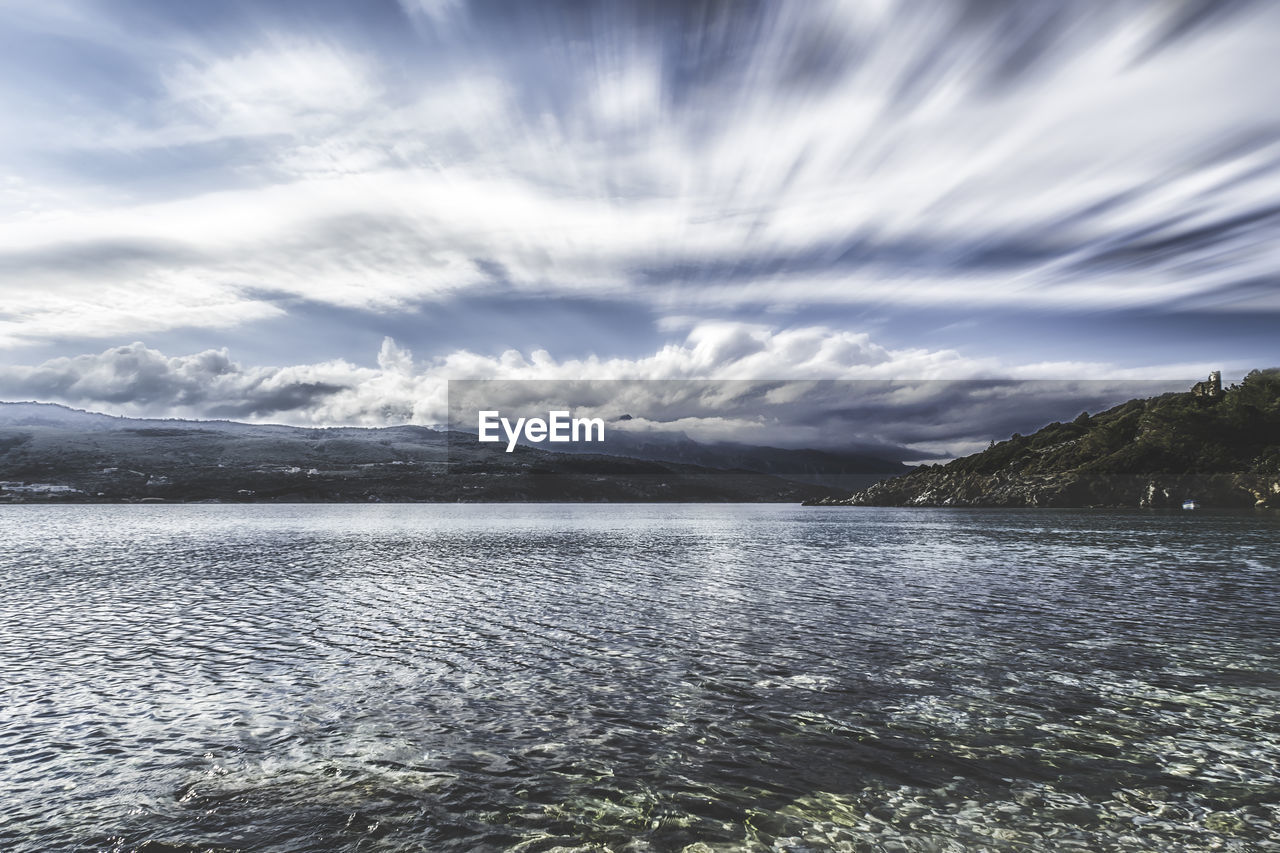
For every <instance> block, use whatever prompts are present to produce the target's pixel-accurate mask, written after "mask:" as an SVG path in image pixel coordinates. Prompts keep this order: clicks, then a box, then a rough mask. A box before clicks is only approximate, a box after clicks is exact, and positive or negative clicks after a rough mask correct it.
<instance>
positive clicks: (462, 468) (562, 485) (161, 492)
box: [0, 404, 833, 501]
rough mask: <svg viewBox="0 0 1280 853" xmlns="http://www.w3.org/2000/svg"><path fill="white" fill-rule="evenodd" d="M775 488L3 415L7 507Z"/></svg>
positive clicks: (292, 437)
mask: <svg viewBox="0 0 1280 853" xmlns="http://www.w3.org/2000/svg"><path fill="white" fill-rule="evenodd" d="M832 493H833V492H832V490H830V489H827V488H823V487H820V486H813V485H807V484H803V483H796V482H789V481H786V480H782V479H779V478H777V477H772V476H769V475H767V474H761V473H755V472H743V471H733V472H729V471H723V470H715V469H712V468H708V467H705V466H695V465H682V464H675V463H665V462H657V461H651V460H641V459H632V458H621V457H611V456H605V455H600V454H572V455H571V454H561V453H552V452H548V451H543V450H538V449H532V448H527V447H520V448H517V450H516V452H514V453H505V452H503V451H502V450H501V449H500V448H499V447H495V446H482V445H479V444H477V443H476V441H475V436H468V435H465V434H461V433H447V432H443V431H439V430H433V429H429V428H426V427H419V426H398V427H385V428H378V429H365V428H356V427H339V428H326V429H310V428H303V427H290V426H279V425H264V426H258V425H251V424H236V423H234V422H226V421H223V422H202V421H148V420H139V419H126V418H110V417H108V416H105V415H102V416H97V415H93V414H92V413H85V412H76V411H75V410H71V409H65V408H64V407H60V406H50V407H43V406H41V407H39V408H34V409H33V408H32V405H31V404H0V500H7V501H46V500H90V501H92V500H98V501H137V500H164V501H196V500H219V501H227V500H234V501H245V500H252V501H277V500H278V501H290V500H301V501H370V500H374V501H457V500H466V501H509V500H541V501H549V500H569V501H591V500H610V501H629V500H671V501H675V500H708V501H728V500H733V501H799V500H803V499H806V498H810V499H812V498H818V497H823V496H829V495H831V494H832Z"/></svg>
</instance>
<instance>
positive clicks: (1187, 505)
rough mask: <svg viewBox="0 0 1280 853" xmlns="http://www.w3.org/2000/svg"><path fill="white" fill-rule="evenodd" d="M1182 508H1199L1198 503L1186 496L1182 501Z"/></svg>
mask: <svg viewBox="0 0 1280 853" xmlns="http://www.w3.org/2000/svg"><path fill="white" fill-rule="evenodd" d="M1182 508H1183V509H1199V508H1200V504H1198V503H1196V502H1195V501H1194V500H1192V499H1190V498H1187V499H1186V500H1185V501H1183V502H1182Z"/></svg>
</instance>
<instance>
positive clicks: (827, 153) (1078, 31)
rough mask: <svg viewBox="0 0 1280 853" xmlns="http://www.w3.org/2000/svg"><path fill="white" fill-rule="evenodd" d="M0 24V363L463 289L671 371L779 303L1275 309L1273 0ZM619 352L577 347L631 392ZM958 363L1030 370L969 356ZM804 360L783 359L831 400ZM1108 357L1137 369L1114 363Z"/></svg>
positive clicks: (603, 8) (440, 12) (819, 365)
mask: <svg viewBox="0 0 1280 853" xmlns="http://www.w3.org/2000/svg"><path fill="white" fill-rule="evenodd" d="M0 16H3V18H4V21H5V22H6V28H5V30H6V33H7V35H5V36H4V38H3V40H2V41H3V44H0V56H3V57H5V58H3V59H0V68H3V69H5V71H6V73H5V74H3V75H0V109H3V110H4V111H5V114H6V116H8V117H10V121H9V122H8V124H7V127H6V130H5V131H4V132H3V133H0V294H2V295H3V299H4V304H3V307H2V308H0V348H9V349H11V350H12V349H18V348H24V347H25V348H43V350H48V349H49V348H51V347H52V348H57V347H61V348H62V350H61V351H62V352H63V353H64V354H65V355H66V356H67V357H70V358H75V357H79V355H78V354H79V353H81V352H85V351H88V349H89V348H90V343H91V342H97V343H96V345H97V346H104V347H105V345H106V344H107V343H124V342H127V341H134V340H144V341H145V340H148V339H152V338H154V336H156V335H160V334H180V333H181V332H182V330H184V329H201V330H211V331H214V332H217V331H219V330H233V329H242V328H248V327H251V326H252V325H253V324H261V323H266V322H277V321H278V322H277V325H276V326H274V327H273V328H275V329H277V330H279V329H287V327H288V324H287V322H285V321H287V320H288V319H289V317H290V316H291V314H290V312H291V311H292V310H293V309H292V308H291V305H293V304H297V303H298V302H300V301H305V302H306V303H307V304H308V305H322V306H326V307H327V308H329V309H332V310H333V311H335V312H343V311H349V312H360V314H361V317H362V318H364V317H366V316H367V315H370V314H372V315H375V316H378V315H380V316H384V317H386V318H387V322H388V324H389V325H391V324H392V323H394V322H395V320H396V318H397V317H400V316H403V315H404V314H405V313H406V312H426V313H429V312H430V311H431V306H432V305H439V306H448V305H450V304H452V303H454V302H456V301H459V300H463V299H466V300H472V301H473V302H475V303H479V302H480V301H483V302H484V304H486V305H489V306H491V310H493V311H494V312H499V311H501V305H502V301H503V300H504V299H507V300H510V304H511V305H512V306H518V305H521V304H527V301H528V300H530V299H541V298H546V299H551V300H557V299H579V298H590V299H596V300H603V301H605V302H608V303H611V304H613V305H615V306H617V310H618V311H619V312H626V311H634V312H635V313H636V316H638V317H644V318H655V317H656V318H658V322H659V326H658V328H657V330H656V333H657V334H660V335H663V336H665V338H666V339H667V340H668V341H669V343H670V346H671V348H672V352H676V353H683V355H680V356H679V359H685V360H686V361H687V362H689V363H688V364H685V363H683V362H679V359H677V361H676V362H673V363H671V364H666V365H664V366H663V369H664V370H666V369H669V370H672V371H676V372H677V373H678V372H679V371H680V370H684V369H691V367H690V366H689V365H690V364H693V362H694V361H695V360H696V359H697V358H698V357H700V356H699V353H704V352H705V351H706V350H705V348H704V349H699V347H700V346H701V344H700V343H698V342H697V341H692V342H691V339H684V338H682V337H681V335H682V334H683V332H684V330H685V329H686V328H687V327H686V326H681V323H683V322H686V321H687V322H689V323H693V324H695V326H696V328H697V329H701V330H703V332H701V333H702V334H710V333H709V332H707V331H706V330H708V329H713V328H718V326H717V325H716V324H717V323H721V324H725V325H723V327H724V328H729V327H732V328H735V329H737V330H738V331H736V332H735V333H734V334H736V335H747V336H749V335H750V334H752V333H751V332H746V331H743V329H745V328H747V326H749V325H750V324H751V318H752V317H754V318H755V324H756V325H757V326H759V327H760V328H768V329H772V328H783V327H785V326H786V324H785V323H779V322H778V320H777V317H778V316H779V315H785V314H787V313H788V312H795V311H798V310H799V309H801V308H803V309H804V310H806V311H809V312H813V311H818V310H821V309H822V308H823V307H824V306H829V307H830V308H831V309H832V311H833V312H836V311H840V310H845V309H850V308H857V309H865V310H867V311H875V312H880V313H881V314H883V315H885V316H890V317H892V316H907V315H910V314H911V313H912V312H917V311H925V310H928V311H948V310H953V309H954V310H957V311H972V312H982V311H991V310H999V311H1007V312H1010V313H1011V319H1010V320H1009V322H1010V323H1016V322H1018V320H1017V314H1018V313H1019V312H1021V313H1022V314H1023V315H1030V314H1034V315H1037V316H1045V315H1049V316H1052V315H1055V314H1062V315H1065V314H1079V313H1080V312H1091V311H1092V312H1100V313H1118V312H1126V316H1128V315H1129V314H1132V315H1133V316H1137V317H1141V316H1144V315H1155V314H1167V313H1169V312H1241V311H1248V312H1253V313H1257V312H1265V313H1280V288H1277V287H1276V285H1275V282H1276V271H1277V269H1278V268H1280V266H1278V262H1280V239H1277V238H1278V237H1280V210H1278V209H1277V207H1276V206H1275V203H1274V199H1275V198H1277V197H1280V129H1278V126H1277V124H1276V122H1275V119H1274V116H1273V114H1274V104H1275V103H1276V102H1277V100H1278V98H1280V77H1277V75H1275V74H1273V73H1271V72H1272V66H1273V65H1274V60H1273V57H1274V55H1275V52H1276V50H1277V49H1280V9H1277V7H1275V6H1273V5H1271V4H1265V3H1244V2H1231V3H1221V2H1218V3H1209V2H1199V0H1196V2H1191V0H1189V1H1188V2H1179V3H1166V2H1155V0H1152V2H1132V3H1111V2H1104V0H1086V2H1079V3H1034V4H1033V3H1025V2H1012V0H1009V2H990V0H985V2H978V0H973V1H972V2H967V0H966V2H956V3H931V2H924V0H876V2H852V0H850V2H840V0H812V2H788V3H724V2H713V0H698V2H656V1H655V2H631V3H618V4H604V5H599V6H593V5H590V4H587V5H583V4H577V3H534V4H509V3H494V2H487V0H472V2H462V0H404V2H403V3H400V4H396V3H370V4H362V5H361V7H360V9H359V10H355V9H354V7H352V8H346V7H341V6H329V5H326V4H321V5H316V4H296V3H291V2H281V3H274V4H257V5H255V4H248V5H244V6H234V7H233V6H225V7H209V8H201V9H198V10H197V9H188V10H186V11H181V10H179V8H178V7H177V6H175V5H173V4H166V3H160V2H146V0H128V2H122V3H120V4H112V5H111V6H103V5H101V4H93V3H87V2H77V1H76V0H57V2H49V3H42V4H39V5H38V6H31V5H30V4H17V3H9V4H4V5H0ZM4 48H7V49H4ZM513 310H516V309H515V308H514V307H513ZM353 316H354V315H353ZM664 317H666V318H670V322H664V321H663V320H662V318H664ZM364 322H365V321H364V320H363V319H362V323H364ZM744 322H746V323H747V326H744V325H742V324H743V323H744ZM842 322H843V323H844V325H841V323H842ZM735 324H736V325H735ZM365 325H367V323H365ZM1206 328H1207V327H1206ZM1214 328H1217V327H1216V326H1215V327H1214ZM867 330H868V328H867V327H866V326H860V325H852V324H850V323H849V322H848V321H840V322H837V321H835V320H833V321H832V323H831V325H830V327H829V328H827V329H825V331H824V332H823V333H822V335H823V343H822V344H821V345H820V347H819V348H821V347H828V348H831V349H833V350H839V351H840V352H841V353H842V357H847V358H848V359H850V360H851V361H850V362H849V363H861V362H859V361H858V360H859V359H861V358H864V357H869V356H867V352H870V350H868V351H867V352H861V351H859V350H858V347H859V346H867V347H870V346H871V345H870V344H869V343H866V344H858V343H857V341H864V340H869V339H867V337H866V332H867ZM299 334H302V332H301V331H300V332H299ZM653 334H655V329H653V328H647V329H645V330H644V332H643V335H644V337H645V338H646V339H647V338H649V337H651V336H652V335H653ZM794 334H799V333H792V332H776V333H774V332H771V333H769V335H770V337H769V338H768V340H769V341H770V343H769V346H774V347H784V346H800V344H798V343H796V340H793V339H791V338H788V337H787V336H788V335H793V337H794ZM1215 334H1216V335H1218V337H1215V338H1213V339H1212V340H1210V339H1209V338H1207V337H1206V338H1205V339H1204V340H1203V341H1196V340H1192V341H1189V346H1196V347H1198V349H1197V354H1196V355H1195V356H1194V357H1189V358H1188V359H1187V360H1188V361H1193V362H1197V363H1198V360H1199V359H1200V358H1201V357H1202V355H1201V354H1202V353H1205V352H1206V350H1207V349H1208V348H1209V347H1211V346H1213V345H1215V344H1216V343H1220V342H1222V341H1225V340H1227V339H1225V338H1222V337H1221V336H1220V334H1219V333H1217V332H1215ZM637 339H639V336H637ZM505 345H506V344H504V342H503V340H502V339H501V338H500V337H497V333H495V336H494V337H492V338H491V339H477V340H476V342H475V344H474V345H473V346H470V347H466V348H465V349H466V350H467V351H468V352H471V353H475V354H476V355H475V357H476V358H482V359H484V358H494V357H495V356H494V354H495V353H497V352H501V351H502V349H503V347H504V346H505ZM545 346H546V347H547V348H548V351H549V352H551V353H552V355H553V358H552V361H553V362H554V363H555V364H557V365H569V366H570V367H567V368H565V369H579V368H581V369H587V367H586V366H585V365H581V364H578V363H577V361H576V360H575V359H572V358H568V357H567V356H565V355H564V354H563V353H562V352H560V351H556V347H557V342H556V341H555V340H554V339H549V340H547V341H546V342H545ZM415 347H416V348H417V349H418V350H419V352H420V353H423V355H422V356H420V357H422V358H428V359H430V360H432V361H433V363H435V362H438V363H440V364H458V365H459V366H461V364H462V362H460V361H459V359H463V360H464V361H465V359H464V358H463V355H461V354H460V350H459V349H458V348H457V347H456V346H453V347H450V348H440V349H436V350H432V351H430V352H424V351H423V343H422V342H415ZM842 348H843V349H842ZM766 349H767V348H766ZM947 349H948V347H947V346H945V345H940V344H938V343H935V342H932V341H929V340H921V341H919V342H917V343H916V344H914V345H912V344H908V343H905V342H903V341H895V342H893V344H892V352H893V353H895V355H894V356H892V357H891V358H890V359H889V361H888V363H889V364H891V365H894V366H895V368H894V369H900V370H908V371H911V370H916V369H918V370H920V371H924V373H925V374H928V372H929V371H930V370H932V369H933V367H934V364H933V362H931V361H930V359H936V358H939V357H940V356H938V355H937V354H938V353H940V352H944V351H946V350H947ZM635 350H636V346H635V345H630V344H629V343H628V341H626V340H621V339H620V340H619V342H618V350H617V351H616V352H609V351H603V350H602V351H600V352H597V353H596V354H595V355H596V360H597V363H599V364H608V363H612V362H613V361H617V360H620V361H622V362H625V363H627V364H632V365H633V366H638V365H641V364H642V363H643V358H642V357H640V356H637V354H636V351H635ZM1083 350H1084V351H1082V353H1081V358H1080V361H1081V362H1082V363H1089V362H1090V361H1091V359H1090V356H1089V354H1088V352H1087V347H1084V348H1083ZM343 351H345V350H343ZM915 351H918V352H920V353H923V354H924V355H920V356H918V359H919V361H918V362H917V361H910V360H908V357H907V356H906V355H904V354H905V353H910V352H915ZM655 357H656V356H655ZM956 357H957V358H960V359H964V360H967V361H968V362H971V363H973V364H999V365H1003V366H1005V367H1007V368H1008V366H1009V365H1016V364H1025V363H1027V362H1028V361H1033V360H1034V359H1028V358H1027V357H1025V354H1023V355H1022V356H1019V357H1017V358H1011V357H1010V356H1009V354H1008V353H1006V352H1004V351H1003V350H1002V348H1001V342H1000V340H999V339H998V338H993V339H988V340H986V341H983V342H981V344H980V345H977V344H975V345H970V346H968V347H966V350H965V352H964V353H963V354H957V355H956ZM1203 357H1208V356H1207V354H1206V355H1204V356H1203ZM335 358H336V357H335ZM814 358H815V359H816V360H814V361H812V362H806V361H804V360H803V359H800V360H789V361H786V364H787V365H789V368H790V369H794V370H798V371H800V372H801V374H800V375H806V376H807V375H810V374H811V373H816V372H817V371H820V370H828V371H831V376H832V377H835V376H838V375H842V374H841V373H840V371H841V369H842V367H841V364H843V363H842V362H840V361H839V359H831V360H827V361H823V360H822V357H821V356H815V357H814ZM912 358H917V357H915V356H913V357H912ZM770 359H771V357H770V356H769V355H768V354H767V353H765V354H761V353H759V352H757V353H756V354H755V355H754V356H753V357H752V359H748V360H747V361H746V362H744V363H743V364H742V365H740V366H739V369H740V370H741V371H743V372H744V373H745V372H750V371H752V370H764V369H766V368H768V369H773V368H774V365H773V363H772V361H771V360H770ZM334 363H335V364H336V363H338V362H337V360H335V361H334ZM1126 364H1127V365H1128V366H1139V365H1142V366H1148V365H1149V364H1150V362H1149V361H1147V360H1145V359H1144V358H1143V356H1142V353H1141V351H1140V349H1139V348H1138V345H1137V344H1135V345H1134V347H1133V354H1132V357H1131V358H1129V359H1128V360H1127V361H1126ZM806 365H808V366H806ZM695 366H696V365H695ZM721 366H723V364H722V365H721ZM845 366H847V364H845ZM247 369H248V368H246V370H247ZM264 369H265V368H264ZM353 369H357V368H353ZM358 369H372V368H369V367H368V366H367V365H366V366H365V367H361V368H358ZM533 369H535V370H543V369H549V368H545V366H537V367H536V368H533ZM1009 369H1012V368H1009ZM659 372H661V371H659ZM913 375H915V374H913ZM316 381H318V382H320V381H322V380H319V379H317V380H316ZM324 387H328V386H324ZM358 410H359V407H358V406H357V407H355V408H353V409H350V410H349V411H347V410H343V412H346V414H345V415H344V414H343V413H342V412H339V411H337V410H335V412H334V416H335V417H346V416H352V417H359V415H352V414H351V413H352V412H356V411H358ZM263 411H266V409H264V410H263Z"/></svg>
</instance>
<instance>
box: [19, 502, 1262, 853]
mask: <svg viewBox="0 0 1280 853" xmlns="http://www.w3.org/2000/svg"><path fill="white" fill-rule="evenodd" d="M0 530H3V532H4V537H3V541H0V580H2V581H3V589H4V595H3V598H0V677H2V678H3V686H2V687H0V690H2V691H3V693H2V701H0V784H2V785H3V787H2V788H0V849H4V850H18V851H45V850H55V849H56V850H112V851H125V850H147V851H156V850H190V851H195V850H209V849H213V850H255V851H256V850H272V851H275V850H278V851H293V850H296V851H304V850H330V849H332V850H379V851H381V850H397V851H398V850H424V849H425V850H488V849H493V850H502V849H514V850H521V851H544V850H553V849H556V848H557V847H560V848H569V849H574V848H586V849H612V850H633V851H642V850H655V851H667V850H671V851H681V850H687V851H691V853H692V851H706V850H743V849H745V850H793V851H804V850H828V849H835V850H957V851H959V850H972V849H983V848H988V849H998V850H1004V849H1008V850H1028V849H1037V850H1038V849H1052V850H1070V849H1078V850H1149V849H1160V850H1207V849H1220V850H1239V851H1246V850H1249V851H1252V850H1265V849H1280V834H1278V831H1277V822H1278V821H1280V793H1277V792H1280V716H1278V715H1277V714H1276V712H1275V709H1276V708H1277V707H1278V706H1280V702H1278V701H1277V700H1278V699H1280V676H1278V670H1280V656H1278V655H1277V648H1276V640H1277V638H1278V637H1280V522H1278V521H1277V519H1276V517H1275V516H1274V515H1252V514H1247V515H1213V514H1142V513H1100V512H1070V511H1063V512H1055V511H1002V510H992V511H946V510H936V511H934V510H891V509H848V508H838V509H816V508H815V509H804V508H799V507H768V506H764V507H761V506H529V505H524V506H511V505H502V506H475V505H469V506H429V505H414V506H387V505H383V506H368V507H366V506H146V507H144V506H132V507H122V506H91V507H89V506H87V507H31V506H13V507H3V508H0Z"/></svg>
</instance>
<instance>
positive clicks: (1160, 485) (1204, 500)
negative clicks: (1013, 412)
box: [822, 368, 1280, 507]
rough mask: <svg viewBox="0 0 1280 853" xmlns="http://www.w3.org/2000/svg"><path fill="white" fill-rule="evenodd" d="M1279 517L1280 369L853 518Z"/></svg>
mask: <svg viewBox="0 0 1280 853" xmlns="http://www.w3.org/2000/svg"><path fill="white" fill-rule="evenodd" d="M1188 499H1191V500H1195V501H1197V503H1198V504H1200V505H1202V506H1228V507H1238V506H1255V505H1267V506H1276V505H1280V369H1274V368H1273V369H1270V370H1255V371H1253V372H1252V373H1250V374H1249V375H1248V376H1247V377H1245V379H1244V380H1243V381H1242V382H1241V383H1240V384H1238V385H1234V386H1232V387H1230V388H1227V389H1220V388H1218V387H1217V385H1216V383H1215V382H1214V381H1213V380H1212V379H1211V381H1210V382H1202V383H1199V384H1197V386H1196V387H1195V388H1194V389H1193V390H1192V391H1189V392H1186V393H1175V394H1164V395H1162V396H1159V397H1152V398H1149V399H1144V400H1130V401H1129V402H1127V403H1123V404H1121V405H1119V406H1116V407H1115V408H1112V409H1108V410H1107V411H1105V412H1100V413H1098V414H1096V415H1089V414H1087V413H1082V414H1081V415H1080V416H1079V417H1077V418H1076V419H1075V420H1073V421H1070V422H1067V423H1052V424H1049V425H1048V426H1046V427H1044V428H1043V429H1041V430H1039V431H1037V432H1036V433H1034V434H1032V435H1027V436H1023V435H1018V434H1016V433H1015V434H1014V435H1013V436H1012V437H1011V438H1010V439H1008V440H1007V441H1002V442H999V443H993V444H992V446H991V447H989V448H988V449H987V450H985V451H983V452H981V453H976V454H974V455H972V456H966V457H964V458H962V459H956V460H954V461H952V462H949V463H947V464H945V465H925V466H921V467H920V468H918V469H916V470H915V471H913V472H912V473H910V474H907V475H905V476H902V477H895V478H893V479H891V480H884V481H882V482H880V483H876V484H875V485H873V486H871V487H869V488H867V489H865V490H863V491H861V492H858V493H856V494H855V495H853V496H852V497H851V498H847V499H844V500H838V501H822V503H824V504H832V503H835V504H851V505H856V506H1062V507H1070V506H1080V507H1084V506H1112V507H1168V506H1180V505H1181V504H1182V502H1183V501H1184V500H1188Z"/></svg>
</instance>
